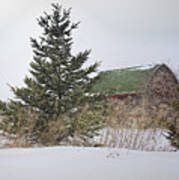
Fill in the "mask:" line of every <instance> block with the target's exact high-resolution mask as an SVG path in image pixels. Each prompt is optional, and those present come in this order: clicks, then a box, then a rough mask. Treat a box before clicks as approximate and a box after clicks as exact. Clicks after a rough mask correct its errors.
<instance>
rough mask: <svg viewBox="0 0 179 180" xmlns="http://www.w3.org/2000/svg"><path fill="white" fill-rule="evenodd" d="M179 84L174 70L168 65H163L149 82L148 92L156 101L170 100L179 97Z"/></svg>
mask: <svg viewBox="0 0 179 180" xmlns="http://www.w3.org/2000/svg"><path fill="white" fill-rule="evenodd" d="M177 85H178V81H177V79H176V77H175V75H174V74H173V72H172V71H171V70H170V69H169V68H168V67H167V66H166V65H161V66H160V67H159V68H158V69H157V70H156V71H155V72H154V74H153V75H152V77H151V79H150V80H149V82H148V83H147V86H146V93H147V96H148V98H149V100H150V101H153V102H154V103H158V102H170V101H171V100H173V99H174V98H176V97H177V91H176V86H177Z"/></svg>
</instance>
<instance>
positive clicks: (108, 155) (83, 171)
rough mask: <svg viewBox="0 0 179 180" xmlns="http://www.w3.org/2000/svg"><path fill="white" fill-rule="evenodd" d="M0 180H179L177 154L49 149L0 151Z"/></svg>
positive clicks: (92, 149)
mask: <svg viewBox="0 0 179 180" xmlns="http://www.w3.org/2000/svg"><path fill="white" fill-rule="evenodd" d="M0 179H1V180H179V152H144V151H131V150H130V151H129V150H125V149H112V148H82V147H52V148H32V149H2V150H0Z"/></svg>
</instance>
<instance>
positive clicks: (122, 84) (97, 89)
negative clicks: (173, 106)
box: [91, 65, 160, 93]
mask: <svg viewBox="0 0 179 180" xmlns="http://www.w3.org/2000/svg"><path fill="white" fill-rule="evenodd" d="M159 67H160V65H155V66H152V67H151V66H150V67H148V68H145V67H143V66H136V67H129V68H124V69H115V70H108V71H102V72H100V78H99V80H98V81H97V83H96V84H95V85H94V87H93V88H92V90H91V92H92V93H110V92H111V93H122V92H142V91H143V90H144V88H145V86H146V83H147V81H148V80H149V78H150V77H151V75H152V74H153V73H154V71H155V70H156V69H158V68H159Z"/></svg>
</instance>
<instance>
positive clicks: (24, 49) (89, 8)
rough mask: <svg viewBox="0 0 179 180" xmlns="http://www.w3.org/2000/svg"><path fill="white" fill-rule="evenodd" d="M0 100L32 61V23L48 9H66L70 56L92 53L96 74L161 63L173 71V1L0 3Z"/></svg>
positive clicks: (35, 30) (176, 30) (177, 4)
mask: <svg viewBox="0 0 179 180" xmlns="http://www.w3.org/2000/svg"><path fill="white" fill-rule="evenodd" d="M0 2H1V4H0V52H1V53H0V85H1V89H0V98H1V99H3V100H5V99H7V98H8V97H12V94H11V93H10V92H9V87H8V86H7V84H11V85H15V86H21V85H23V79H24V77H25V75H27V74H28V68H29V62H30V61H31V60H32V49H31V47H30V41H29V38H30V37H37V36H38V35H40V29H39V27H38V25H37V21H36V18H38V17H39V16H40V15H42V13H43V11H48V12H50V9H51V7H50V4H51V3H53V2H60V3H62V5H63V6H64V7H65V8H69V7H72V19H73V21H81V24H80V26H79V29H78V30H76V31H75V32H74V52H78V51H79V50H84V49H92V53H91V57H90V60H89V62H88V63H89V64H90V63H93V62H95V61H101V66H100V68H99V70H106V69H113V68H121V67H127V66H135V65H140V64H142V65H147V64H155V63H163V62H164V63H167V64H169V66H170V67H172V69H173V70H174V71H175V72H177V70H179V20H178V19H179V0H110V1H105V0H61V1H53V0H0Z"/></svg>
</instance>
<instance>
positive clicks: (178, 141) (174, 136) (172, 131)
mask: <svg viewBox="0 0 179 180" xmlns="http://www.w3.org/2000/svg"><path fill="white" fill-rule="evenodd" d="M177 90H178V91H179V87H178V88H177ZM173 107H174V109H175V111H176V112H177V113H178V114H177V115H178V116H177V117H176V119H174V120H173V121H172V122H170V123H169V125H168V130H169V131H168V135H167V139H169V140H170V143H171V145H172V146H174V147H175V148H176V149H179V99H176V100H175V101H174V102H173Z"/></svg>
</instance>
